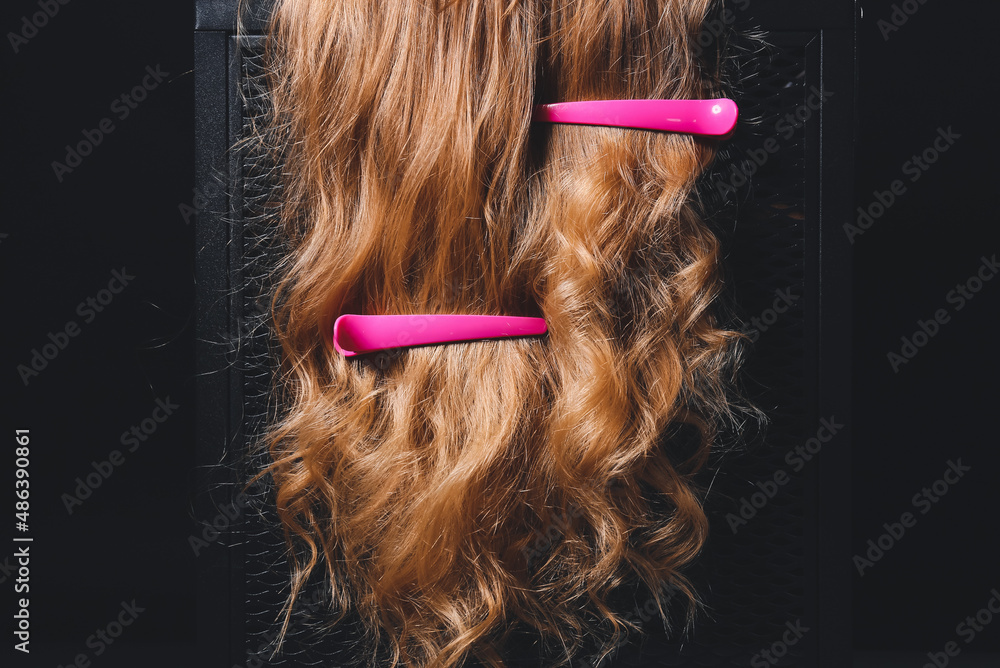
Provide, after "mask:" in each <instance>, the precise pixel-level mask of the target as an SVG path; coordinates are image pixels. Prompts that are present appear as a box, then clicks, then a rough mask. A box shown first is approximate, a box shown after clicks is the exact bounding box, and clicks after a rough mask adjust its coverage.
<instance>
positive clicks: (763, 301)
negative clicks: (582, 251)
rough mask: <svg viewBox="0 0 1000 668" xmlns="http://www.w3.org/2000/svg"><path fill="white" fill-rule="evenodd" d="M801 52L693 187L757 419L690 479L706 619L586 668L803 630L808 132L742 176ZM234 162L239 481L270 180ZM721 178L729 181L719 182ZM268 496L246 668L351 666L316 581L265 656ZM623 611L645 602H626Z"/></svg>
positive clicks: (270, 571)
mask: <svg viewBox="0 0 1000 668" xmlns="http://www.w3.org/2000/svg"><path fill="white" fill-rule="evenodd" d="M805 41H806V37H805V36H796V37H794V38H789V39H788V40H786V41H785V43H784V45H782V42H781V41H780V40H779V39H775V38H772V42H773V43H774V44H775V46H773V48H771V49H770V50H769V51H768V52H766V53H763V54H761V56H760V57H761V59H762V60H761V63H760V66H759V68H758V69H759V71H758V73H757V75H756V76H755V77H754V78H753V79H752V80H750V81H749V83H748V84H747V86H746V87H745V90H744V92H743V94H742V95H741V96H740V99H739V100H738V101H739V102H740V106H741V115H742V117H743V118H754V119H756V122H755V123H754V124H747V125H745V126H741V128H740V130H739V131H738V134H737V135H736V136H735V137H734V138H733V140H732V141H731V144H730V154H731V155H732V156H734V157H732V159H731V160H729V161H728V162H723V163H722V164H721V165H720V166H718V167H717V168H716V170H715V173H714V174H713V175H711V176H710V177H708V179H707V180H706V182H705V184H704V186H705V187H706V188H708V189H710V190H713V191H715V192H716V193H725V194H727V195H728V196H729V198H730V200H732V201H735V202H737V205H736V206H737V209H738V217H737V219H736V223H735V225H734V226H733V227H732V229H731V230H728V231H726V232H723V233H722V239H723V243H724V248H725V249H726V254H727V258H726V266H725V272H726V275H727V276H728V279H729V283H730V284H731V287H732V293H733V296H734V297H735V299H736V301H737V303H738V305H739V311H740V312H741V314H742V316H743V318H744V319H745V320H747V321H748V322H750V321H752V319H753V318H754V317H757V318H758V319H761V318H762V320H760V322H761V323H762V327H761V328H760V329H759V330H758V332H757V336H756V343H755V345H754V346H753V350H752V354H751V356H750V357H749V361H748V364H747V366H746V367H745V371H744V376H745V378H746V379H747V385H748V388H749V392H750V394H751V395H752V398H753V400H754V401H755V402H756V403H757V404H758V405H759V406H760V407H761V408H762V409H764V410H765V412H766V413H767V414H768V416H769V418H770V420H771V424H770V427H769V429H768V431H767V436H766V439H764V442H763V443H761V444H758V445H756V446H755V447H753V448H751V449H750V450H749V451H748V452H734V453H732V454H730V455H728V456H726V457H724V458H723V459H722V460H721V461H719V462H717V464H718V473H717V474H716V475H714V477H713V476H709V477H707V478H706V480H705V484H706V486H709V485H710V492H709V494H708V497H707V501H706V509H707V511H708V512H709V515H710V519H711V523H712V533H711V537H710V539H709V543H708V545H707V547H706V550H705V552H704V553H703V555H702V557H701V559H700V561H699V563H698V564H697V566H696V567H695V568H694V569H693V573H692V576H693V579H694V580H695V582H696V584H697V585H698V586H699V588H700V590H701V591H702V593H703V596H704V599H705V602H706V603H707V605H708V607H709V609H710V610H711V617H710V618H709V617H703V618H701V619H700V621H699V623H698V624H697V626H696V628H695V631H694V632H693V634H692V635H691V636H690V637H688V638H685V639H678V638H673V639H669V640H668V639H666V638H664V637H662V633H660V634H657V632H656V629H654V628H651V629H650V631H651V635H650V637H649V638H648V639H647V640H646V642H645V643H643V645H642V646H641V647H640V645H639V644H638V643H636V644H632V645H629V646H626V647H623V648H621V651H620V652H618V654H617V655H616V656H615V657H613V658H611V659H609V660H608V661H607V663H606V664H601V665H616V666H617V665H621V666H627V665H636V666H639V665H642V666H652V665H660V666H679V665H690V666H746V665H748V664H749V663H750V660H751V657H753V655H755V654H756V653H757V652H759V651H760V650H762V649H765V648H767V647H770V646H771V644H772V643H774V642H775V641H777V640H779V639H780V638H781V636H782V634H783V632H784V631H785V629H786V624H787V623H792V624H794V623H795V622H796V621H797V620H802V619H806V620H808V619H809V618H810V612H809V610H808V609H807V608H808V606H807V605H806V600H807V588H808V587H807V580H808V577H809V571H808V565H807V563H806V559H807V556H808V551H807V549H806V540H807V538H806V534H807V530H806V524H807V522H809V521H810V520H809V517H810V512H811V511H810V510H809V508H808V507H807V506H808V499H807V497H808V495H807V494H806V486H807V485H809V484H813V483H811V482H810V481H811V478H809V477H807V475H806V473H807V472H808V471H807V470H806V471H804V472H797V471H794V470H792V468H791V467H790V465H789V464H788V463H787V462H786V461H785V455H786V453H788V452H789V451H790V450H792V449H794V448H795V447H796V446H799V445H801V444H803V443H804V442H805V441H806V439H807V438H808V437H809V436H811V435H812V434H814V433H815V431H816V429H817V428H818V427H819V426H820V425H819V423H818V422H817V419H818V416H816V415H813V410H812V408H811V405H812V404H811V397H813V390H812V389H811V388H810V387H809V386H808V385H809V382H808V379H807V377H806V371H805V370H806V369H807V368H808V367H809V360H808V356H810V355H815V352H814V351H813V350H812V348H811V347H810V343H809V342H808V340H807V333H808V331H809V327H808V323H807V322H806V314H807V313H808V311H807V310H806V309H805V308H804V305H805V304H807V303H809V302H810V300H815V299H817V295H816V294H813V293H812V291H813V288H811V287H810V286H811V285H812V283H811V282H810V280H808V271H809V270H810V269H809V267H810V265H809V262H808V260H807V257H806V255H807V253H806V248H807V241H806V239H807V235H808V226H809V224H810V222H809V219H808V218H807V216H806V213H807V195H806V173H807V170H806V164H807V156H806V145H807V142H806V134H807V132H808V129H809V127H810V125H809V122H806V123H805V124H802V125H799V126H798V127H794V126H791V125H790V126H789V127H790V131H789V132H788V133H787V136H786V135H785V134H780V135H778V136H777V137H776V141H777V142H778V149H777V150H774V151H771V152H767V158H766V160H763V165H760V166H758V165H757V163H758V162H761V160H760V159H759V158H760V156H761V155H762V154H761V151H765V149H764V142H765V141H766V139H767V138H769V137H771V138H774V137H775V128H776V127H777V125H778V122H779V120H780V119H781V118H782V117H784V116H785V115H787V114H789V113H793V114H794V112H795V111H796V110H797V109H799V108H801V107H802V106H803V104H804V102H805V100H806V99H807V96H808V95H809V94H810V92H809V87H808V86H807V76H806V73H807V49H806V47H805ZM260 47H261V41H260V39H259V38H248V39H247V40H246V41H245V42H244V46H243V48H242V49H240V52H239V54H238V57H239V59H240V62H239V67H238V70H237V71H239V72H240V73H241V76H240V77H239V78H238V80H237V81H233V82H231V85H232V86H238V87H239V91H240V93H241V94H242V96H243V99H244V105H243V107H242V115H241V116H242V128H232V129H231V131H232V132H234V133H235V132H236V131H237V130H239V129H241V130H242V133H243V136H244V137H246V136H247V135H248V134H249V131H250V128H251V127H252V126H251V124H252V123H253V122H254V121H255V120H256V121H257V122H260V120H261V119H262V118H263V116H264V114H265V112H266V98H265V97H264V95H263V91H264V88H263V81H262V70H261V66H260V55H261V51H260ZM233 139H234V140H238V139H240V137H235V136H234V137H233ZM772 146H773V145H772ZM765 152H766V151H765ZM239 155H240V156H241V161H240V169H239V175H238V176H239V179H240V181H241V184H240V193H241V195H242V196H241V198H240V199H238V200H237V201H238V202H239V206H238V207H237V209H236V210H235V211H234V212H233V213H234V216H235V217H236V220H235V223H236V229H237V230H240V231H241V233H240V234H239V236H238V237H237V238H236V239H234V243H238V244H239V245H240V253H241V257H242V260H241V262H242V269H241V276H240V280H239V281H238V282H237V283H236V284H237V285H238V286H240V287H239V288H238V289H240V290H241V291H242V292H241V293H240V294H239V296H238V299H239V303H240V304H241V305H242V307H241V310H242V313H241V317H240V338H241V346H240V353H239V358H238V364H239V368H240V370H241V371H242V374H241V375H242V383H243V387H242V391H243V425H242V431H241V434H242V438H243V440H244V442H243V443H242V444H241V445H242V446H243V448H244V451H245V452H246V453H247V455H248V456H247V462H246V463H247V466H246V469H245V471H244V474H245V475H246V476H247V477H249V474H250V473H251V472H253V471H256V470H259V468H261V467H262V466H263V465H265V464H266V456H265V455H264V454H262V453H261V452H259V451H253V450H251V448H250V444H251V443H253V442H255V439H256V437H257V436H258V435H259V433H260V429H261V428H262V427H263V426H264V425H265V424H266V422H267V417H268V415H269V414H273V407H270V406H269V403H268V401H269V399H268V397H269V394H270V384H271V382H272V380H273V377H274V370H275V360H276V351H275V348H274V341H273V338H272V336H271V333H270V331H269V324H268V319H267V313H268V311H269V291H270V289H271V287H272V286H271V285H270V281H269V278H268V277H269V274H270V271H271V269H272V268H273V266H274V262H275V259H276V258H277V257H278V256H279V255H280V249H278V248H275V247H274V246H273V244H272V242H271V240H270V232H271V231H272V227H271V226H272V225H273V220H272V219H271V218H270V216H269V214H268V207H269V206H271V205H273V204H274V202H275V201H276V199H275V196H276V195H277V194H278V193H277V190H276V179H275V178H274V175H275V170H276V169H277V166H275V165H273V164H271V163H270V162H269V159H268V158H267V157H266V156H264V155H261V154H260V152H259V151H256V150H255V149H254V145H252V144H250V145H248V146H247V147H245V148H243V149H242V150H241V151H240V153H239ZM754 156H757V158H758V159H757V160H755V159H754ZM750 173H752V178H751V179H750V183H749V185H744V184H743V183H742V182H741V179H740V178H739V176H738V175H740V174H743V175H746V174H750ZM734 176H735V180H730V179H733V178H734ZM719 179H722V182H723V183H731V184H733V185H735V186H736V189H735V191H731V189H730V188H726V187H720V186H719ZM779 291H783V292H780V293H779ZM782 294H783V295H786V297H785V298H784V300H785V301H784V302H783V304H784V305H785V306H787V308H786V309H785V310H784V312H781V313H777V311H775V317H774V319H773V320H772V319H771V317H770V315H769V314H768V309H770V308H772V307H773V306H774V304H775V300H776V299H782ZM764 327H766V330H765V329H764ZM777 470H785V471H786V472H787V473H788V476H789V480H788V482H787V483H786V484H783V485H781V486H780V489H779V490H778V491H777V493H776V494H775V495H774V496H773V498H769V499H767V502H766V504H763V507H762V508H760V509H755V511H756V516H754V517H753V518H751V519H749V520H747V521H746V523H745V524H741V525H740V526H737V527H736V531H735V532H734V531H733V529H732V528H731V526H730V523H731V521H732V517H736V516H738V513H739V506H740V503H741V499H744V498H746V499H750V497H751V495H753V494H754V493H755V492H758V491H759V489H758V488H757V487H756V486H755V483H757V482H764V481H768V480H771V479H772V478H773V475H774V472H775V471H777ZM271 491H272V490H271V489H270V488H269V487H268V485H267V483H266V481H264V482H262V483H258V484H256V485H254V486H253V487H252V488H251V489H250V508H251V509H252V512H250V513H248V514H247V516H246V523H245V527H244V528H243V529H244V530H243V546H244V549H243V552H244V557H243V558H244V559H245V564H244V571H243V572H244V575H245V592H244V593H245V615H246V622H245V623H246V659H247V662H248V665H260V663H261V662H263V664H264V665H275V666H312V665H316V666H320V665H322V666H341V665H349V664H350V663H352V659H353V660H358V659H362V660H363V657H357V656H354V655H353V654H352V651H351V644H350V642H349V641H350V639H351V637H352V634H353V633H354V631H355V630H354V629H353V628H352V625H351V623H350V622H347V623H344V624H341V625H340V626H338V627H337V628H336V629H335V630H334V631H332V632H324V630H323V620H324V617H325V612H326V607H325V605H324V602H323V599H322V591H323V587H322V582H316V583H313V584H312V589H310V590H309V591H307V593H306V594H305V595H304V596H303V598H304V599H305V602H306V604H305V605H304V606H301V608H300V609H298V610H297V611H296V612H295V614H294V615H293V622H292V628H291V630H290V633H289V636H288V638H287V640H286V643H285V646H284V648H283V651H282V653H281V655H280V656H278V657H276V658H274V659H271V658H270V656H269V655H270V649H272V640H273V638H274V637H275V636H276V632H277V629H278V628H279V624H278V622H277V620H278V618H279V614H280V611H281V607H282V605H283V603H284V600H285V595H286V593H287V589H288V580H289V578H288V573H289V571H288V565H287V561H286V547H285V542H284V537H283V536H282V534H281V531H280V528H279V523H278V521H277V518H276V516H275V513H274V510H273V507H272V500H271ZM759 499H760V497H757V500H758V501H759ZM637 600H638V601H639V603H640V604H642V603H644V599H642V598H641V597H639V598H638V599H637ZM313 601H315V603H314V604H312V603H311V602H313ZM640 607H641V605H640ZM650 626H651V627H652V626H655V625H650ZM809 647H810V643H809V642H807V641H803V642H798V643H795V644H793V645H790V646H789V647H788V651H787V654H786V655H785V656H784V657H783V658H782V659H781V660H780V661H779V662H778V664H777V665H798V664H799V663H800V661H801V660H802V658H803V657H804V656H807V652H808V651H810V650H809ZM262 650H263V651H262ZM516 653H517V652H516V651H512V654H516ZM512 658H513V659H514V660H513V661H512V663H513V664H514V665H531V664H530V663H529V662H528V661H527V660H526V659H516V658H515V657H513V656H512ZM580 665H584V666H593V662H592V661H588V660H587V659H584V660H583V661H582V662H581V663H580Z"/></svg>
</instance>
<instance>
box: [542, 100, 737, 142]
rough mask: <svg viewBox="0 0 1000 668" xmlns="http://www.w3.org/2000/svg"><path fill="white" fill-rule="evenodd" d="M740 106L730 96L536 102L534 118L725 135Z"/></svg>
mask: <svg viewBox="0 0 1000 668" xmlns="http://www.w3.org/2000/svg"><path fill="white" fill-rule="evenodd" d="M738 116H739V109H738V108H737V107H736V103H735V102H733V101H732V100H730V99H729V98H724V97H723V98H716V99H713V100H593V101H587V102H558V103H556V104H539V105H536V106H535V111H534V114H533V115H532V117H531V120H533V121H542V122H547V123H579V124H583V125H613V126H616V127H625V128H643V129H646V130H667V131H670V132H686V133H689V134H696V135H717V136H721V135H728V134H729V133H731V132H732V131H733V128H735V127H736V119H737V117H738Z"/></svg>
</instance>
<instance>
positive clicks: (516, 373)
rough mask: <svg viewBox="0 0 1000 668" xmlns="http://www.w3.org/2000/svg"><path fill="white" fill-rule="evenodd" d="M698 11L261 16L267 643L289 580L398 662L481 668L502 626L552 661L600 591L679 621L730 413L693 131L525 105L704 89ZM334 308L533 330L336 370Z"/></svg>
mask: <svg viewBox="0 0 1000 668" xmlns="http://www.w3.org/2000/svg"><path fill="white" fill-rule="evenodd" d="M709 5H710V0H693V1H681V0H650V1H648V2H637V1H625V0H553V1H551V2H542V1H540V0H457V1H454V2H447V3H443V2H435V1H434V0H399V1H396V2H370V1H368V0H279V2H278V3H277V5H276V8H275V11H274V14H273V17H272V22H271V26H270V33H269V40H268V48H267V63H268V68H269V72H270V76H269V86H270V98H271V102H272V106H273V111H272V116H271V117H270V124H269V127H268V129H267V133H268V139H269V140H270V141H274V142H275V143H276V145H277V146H278V147H279V153H280V160H281V164H282V169H283V175H284V178H283V182H282V190H281V202H280V204H281V207H280V214H279V215H278V219H279V230H278V233H279V235H280V236H281V237H282V238H283V239H285V240H287V241H288V242H289V244H290V248H291V250H290V252H289V254H288V255H287V257H286V258H285V262H284V263H283V264H282V266H281V267H280V272H279V277H278V284H277V289H276V295H275V303H274V325H275V330H276V333H277V336H278V339H279V340H280V343H281V346H282V351H283V366H282V374H281V378H282V383H281V385H280V387H279V391H280V396H281V399H282V402H283V404H284V405H285V406H286V410H285V411H284V412H283V413H282V415H281V416H280V418H279V419H277V420H276V421H275V422H274V423H273V424H272V425H271V427H270V429H269V431H268V433H267V435H266V436H267V443H268V446H269V448H270V453H271V456H272V457H273V462H272V464H271V465H270V466H269V467H268V469H267V471H266V473H269V474H271V475H272V476H273V480H274V483H275V488H276V505H277V509H278V513H279V516H280V518H281V520H282V522H283V525H284V527H285V530H286V534H287V536H288V538H289V541H290V543H291V544H292V545H293V547H294V548H295V549H294V550H292V555H293V564H292V567H293V571H292V581H291V591H290V596H289V601H288V605H287V608H286V616H285V620H284V624H285V626H283V628H282V633H284V632H285V631H287V625H288V621H289V616H290V614H291V610H292V606H293V604H294V601H295V599H296V596H297V595H298V594H299V592H300V591H301V590H302V587H303V585H304V583H305V582H306V581H307V579H308V578H309V577H310V576H311V575H312V574H313V573H314V571H316V569H323V571H324V572H325V575H326V578H327V581H328V587H329V591H330V593H331V594H332V600H333V605H334V607H335V610H336V612H337V615H338V618H340V617H342V616H343V615H344V614H345V613H346V611H348V610H349V609H353V610H355V611H356V612H357V614H358V615H359V617H360V619H361V621H362V623H363V625H364V627H365V628H366V629H367V630H368V631H370V633H371V635H372V638H373V643H374V645H378V644H379V643H383V644H384V645H385V646H386V647H388V649H389V650H390V652H391V663H392V665H399V664H402V665H405V666H407V667H414V666H421V667H423V666H434V667H437V668H450V667H452V666H458V665H460V664H462V662H463V661H464V660H465V659H466V657H469V656H474V657H476V658H477V659H479V660H480V661H482V662H483V663H485V664H486V665H490V666H502V665H504V663H503V659H502V649H503V643H504V639H505V637H506V636H507V635H508V634H509V632H510V631H511V629H512V628H514V626H515V625H518V624H519V625H522V626H523V627H524V628H527V629H531V630H533V631H534V632H537V633H538V634H540V635H541V636H542V637H544V638H546V639H549V640H553V641H555V642H556V643H557V644H558V646H559V647H561V648H562V660H563V661H567V660H569V658H570V657H572V656H573V655H574V654H575V653H577V652H578V651H579V650H580V648H581V647H582V644H583V643H584V641H585V640H587V639H589V638H592V637H594V636H595V635H600V636H601V638H603V639H604V640H609V641H610V642H618V641H619V640H620V638H621V637H622V636H623V635H624V634H626V633H627V632H629V631H630V630H634V629H635V626H636V625H635V624H634V622H633V621H632V620H629V619H626V617H625V616H624V615H622V614H621V613H620V611H616V609H615V608H614V606H613V605H612V603H611V594H612V593H613V592H614V591H615V589H616V588H617V587H619V586H620V585H621V584H622V583H625V582H628V581H630V580H636V579H637V580H638V581H641V582H642V583H644V584H645V585H646V586H647V587H648V588H649V589H650V590H651V592H652V595H653V596H655V597H656V601H657V603H658V605H661V606H665V605H666V601H665V600H663V599H664V592H665V591H667V590H666V589H664V584H666V585H668V588H669V589H670V590H673V591H676V592H679V593H680V594H681V598H683V599H684V600H686V601H687V602H688V603H690V604H691V606H690V607H689V610H690V609H693V606H694V605H695V604H696V602H697V595H696V592H695V591H694V590H693V588H692V587H691V586H690V584H689V583H688V581H687V580H686V579H685V577H684V575H683V572H682V571H683V570H684V568H685V566H686V565H688V564H689V563H690V562H691V561H692V560H693V559H695V557H696V555H697V554H698V552H699V551H700V550H701V548H702V546H703V544H704V541H705V538H706V533H707V526H708V525H707V520H706V517H705V514H704V511H703V510H702V505H701V493H700V491H699V489H698V488H697V486H696V485H695V484H694V482H693V476H694V475H695V473H697V472H698V471H699V469H700V468H702V467H703V465H704V464H705V461H706V458H707V457H708V454H709V452H710V449H711V447H712V444H713V441H714V439H715V438H716V435H717V433H718V429H719V426H720V425H721V424H722V423H723V422H725V420H726V419H727V417H728V416H730V415H731V410H732V404H731V402H730V398H731V382H732V379H733V374H734V372H735V368H736V366H737V363H738V356H739V355H738V352H739V348H738V345H736V344H737V343H738V339H739V338H740V335H739V334H737V333H736V332H734V331H730V330H728V329H725V328H722V327H721V326H720V325H719V324H718V322H717V318H716V316H715V315H714V314H713V309H712V308H710V306H711V305H712V304H713V301H714V300H715V298H716V296H717V294H718V292H719V290H720V287H721V278H720V274H719V259H720V257H719V243H718V241H717V239H716V237H715V236H714V235H713V234H712V232H711V231H710V229H709V228H708V227H707V226H706V224H705V223H704V221H703V219H702V216H701V215H700V214H699V211H698V207H697V205H696V203H695V201H694V200H695V196H694V192H695V182H696V180H697V178H698V176H699V175H700V174H701V173H702V171H703V170H704V169H705V167H706V166H707V165H708V164H709V163H710V162H711V161H712V159H713V157H714V155H715V143H714V142H713V141H711V140H707V139H703V138H698V137H694V136H691V135H686V134H670V133H661V132H650V131H644V130H631V129H621V128H608V127H589V126H563V125H543V124H535V125H533V124H532V123H531V122H530V117H531V110H532V106H533V105H534V104H536V103H542V102H555V101H569V100H589V99H621V98H636V99H638V98H704V97H712V96H713V95H714V94H716V93H717V92H718V91H717V89H716V85H717V84H716V82H715V79H714V77H713V76H711V75H710V73H706V72H705V71H704V68H703V66H702V65H701V63H700V61H699V60H698V59H697V58H696V57H695V53H696V51H697V47H696V39H697V37H698V35H699V31H700V29H701V25H702V22H703V20H704V18H705V16H706V12H707V11H708V10H709ZM348 312H350V313H365V314H417V313H469V314H505V315H530V316H542V317H544V318H545V319H546V321H547V322H548V328H549V333H548V335H547V336H546V337H543V338H523V339H506V340H489V341H475V342H468V343H459V344H449V345H438V346H428V347H421V348H413V349H406V350H398V351H394V352H393V353H392V354H383V355H379V356H369V357H368V358H361V359H347V358H345V357H343V356H341V355H339V354H337V353H336V352H335V351H334V349H333V346H332V343H331V334H332V326H333V322H334V319H335V318H336V317H337V316H338V315H340V314H342V313H348ZM683 425H689V426H693V427H694V428H696V430H697V433H698V438H697V445H696V447H695V448H693V449H691V451H690V452H681V449H680V448H679V447H678V446H676V445H675V438H674V437H675V436H676V434H677V433H678V430H679V429H680V427H681V426H683ZM553 526H556V527H558V531H557V532H556V534H557V535H555V536H553V534H552V532H551V531H550V528H551V527H553ZM539 534H541V535H548V536H550V539H548V540H546V541H545V543H544V544H543V545H542V546H541V548H540V547H539V545H538V543H539V541H538V535H539ZM661 612H665V610H664V608H663V607H661ZM374 645H373V646H374Z"/></svg>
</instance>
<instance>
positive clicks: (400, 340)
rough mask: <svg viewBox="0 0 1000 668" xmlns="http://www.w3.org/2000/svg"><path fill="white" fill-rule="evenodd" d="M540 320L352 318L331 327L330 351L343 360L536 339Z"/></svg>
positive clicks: (541, 328) (541, 326)
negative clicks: (445, 345)
mask: <svg viewBox="0 0 1000 668" xmlns="http://www.w3.org/2000/svg"><path fill="white" fill-rule="evenodd" d="M547 331H548V328H547V326H546V324H545V319H544V318H525V317H519V316H506V315H354V314H345V315H342V316H340V317H339V318H337V320H336V322H334V323H333V347H334V348H336V349H337V352H339V353H341V354H343V355H344V356H345V357H352V356H354V355H360V354H362V353H370V352H374V351H376V350H386V349H387V348H399V347H402V346H422V345H427V344H429V343H450V342H453V341H471V340H475V339H496V338H507V337H512V336H536V335H539V334H544V333H545V332H547Z"/></svg>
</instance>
